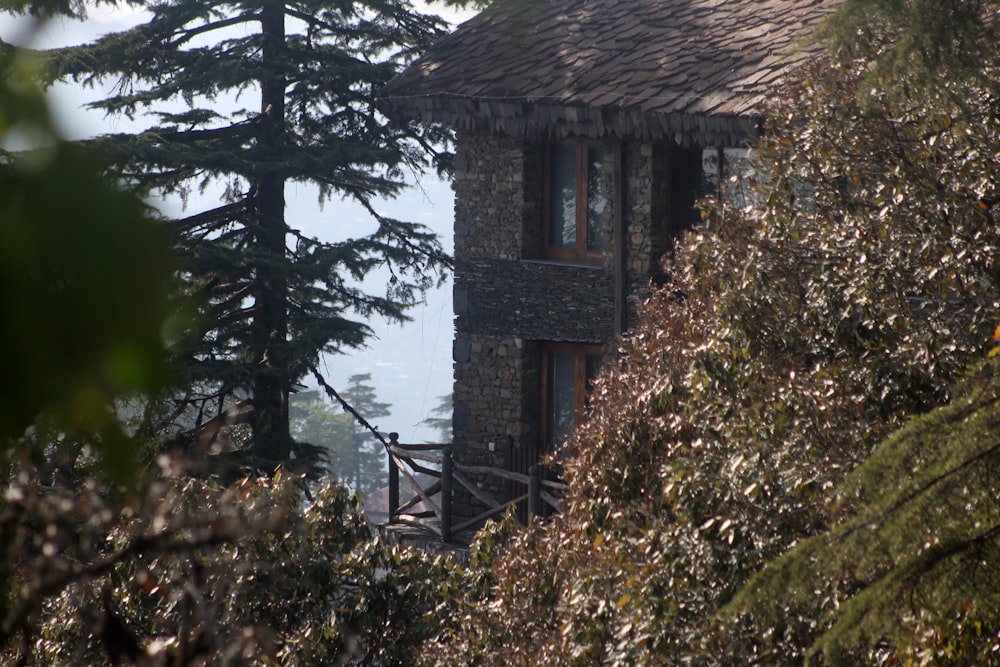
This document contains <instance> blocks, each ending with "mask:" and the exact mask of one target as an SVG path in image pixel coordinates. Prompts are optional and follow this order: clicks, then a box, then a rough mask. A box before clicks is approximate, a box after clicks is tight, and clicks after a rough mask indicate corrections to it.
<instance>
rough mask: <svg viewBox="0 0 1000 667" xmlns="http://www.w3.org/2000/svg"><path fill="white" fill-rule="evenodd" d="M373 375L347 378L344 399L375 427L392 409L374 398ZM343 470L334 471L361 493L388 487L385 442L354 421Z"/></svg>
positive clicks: (346, 448)
mask: <svg viewBox="0 0 1000 667" xmlns="http://www.w3.org/2000/svg"><path fill="white" fill-rule="evenodd" d="M371 379H372V376H371V374H370V373H360V374H357V375H352V376H351V377H349V378H348V379H347V389H345V390H344V391H343V393H342V397H343V398H344V400H346V401H347V402H348V403H349V404H350V405H351V407H353V408H354V409H355V410H356V411H357V412H358V414H360V415H361V416H362V417H364V419H365V420H366V421H368V422H369V423H371V424H372V425H373V426H376V427H377V426H378V424H377V423H376V421H375V420H378V419H381V418H382V417H388V416H389V415H390V414H392V413H391V406H390V405H389V404H388V403H382V402H381V401H379V400H378V398H377V397H376V395H375V388H374V387H372V386H371V385H370V384H368V383H369V382H371ZM342 460H343V467H341V468H340V469H337V468H334V470H335V472H337V473H338V474H341V475H343V476H344V478H345V479H347V480H348V481H350V482H351V483H352V484H353V485H354V488H356V489H358V490H360V491H362V492H368V491H374V490H375V489H377V488H380V487H382V486H384V485H385V483H386V479H387V474H388V473H387V465H388V464H387V459H386V453H385V449H384V447H383V446H382V443H381V442H379V440H378V439H376V438H375V436H374V435H373V434H372V433H371V432H370V431H368V430H367V429H366V428H364V427H363V426H362V425H361V424H359V423H357V422H356V421H352V422H351V434H350V440H349V441H348V443H347V446H346V447H345V448H344V458H343V459H342Z"/></svg>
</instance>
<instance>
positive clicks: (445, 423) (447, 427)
mask: <svg viewBox="0 0 1000 667" xmlns="http://www.w3.org/2000/svg"><path fill="white" fill-rule="evenodd" d="M454 409H455V408H454V397H453V394H447V395H445V396H441V397H440V399H438V404H437V405H436V406H434V409H433V410H431V414H433V415H437V416H435V417H428V418H427V419H425V420H423V421H422V422H420V424H421V425H422V426H426V427H427V428H431V429H434V430H435V431H437V438H436V439H435V440H434V443H445V442H451V439H452V421H451V417H452V412H453V411H454Z"/></svg>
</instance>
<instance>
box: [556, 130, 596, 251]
mask: <svg viewBox="0 0 1000 667" xmlns="http://www.w3.org/2000/svg"><path fill="white" fill-rule="evenodd" d="M545 174H546V176H545V208H544V216H545V220H544V243H545V248H544V253H543V254H544V255H545V257H549V258H552V259H559V260H568V261H584V262H599V261H600V260H601V254H602V252H603V250H604V219H605V211H606V209H607V208H608V201H607V197H605V193H604V180H605V179H604V151H603V150H602V148H601V147H600V146H598V145H593V144H586V143H579V142H578V143H556V144H551V145H550V146H549V150H548V152H547V154H546V167H545Z"/></svg>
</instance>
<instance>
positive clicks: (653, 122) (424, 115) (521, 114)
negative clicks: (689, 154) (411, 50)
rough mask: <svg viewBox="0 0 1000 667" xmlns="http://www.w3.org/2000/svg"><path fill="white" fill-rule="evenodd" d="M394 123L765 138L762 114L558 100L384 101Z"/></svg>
mask: <svg viewBox="0 0 1000 667" xmlns="http://www.w3.org/2000/svg"><path fill="white" fill-rule="evenodd" d="M382 103H383V108H384V109H385V111H386V113H387V114H389V115H390V116H391V117H393V118H396V119H400V120H404V119H405V120H408V121H417V122H420V123H423V124H427V125H442V126H445V127H450V128H452V129H455V130H465V131H488V132H498V133H502V134H507V135H511V136H517V137H525V138H541V137H545V138H556V139H561V138H566V137H570V136H575V137H586V138H595V139H596V138H604V137H616V138H620V139H632V140H639V141H662V140H669V141H672V142H674V143H676V144H679V145H681V146H740V145H744V144H746V143H747V142H750V141H753V140H754V139H755V138H756V137H757V136H758V135H759V134H760V127H761V124H762V121H763V114H759V113H745V114H744V113H741V114H726V113H686V112H662V111H647V110H642V109H629V108H622V107H605V108H595V107H588V106H582V105H571V104H560V103H559V102H558V101H553V100H527V99H511V98H503V99H499V98H498V99H490V98H480V97H463V96H460V95H453V94H452V95H449V94H436V95H411V96H402V95H393V96H387V97H383V98H382Z"/></svg>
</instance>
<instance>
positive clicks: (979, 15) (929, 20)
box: [820, 0, 1000, 102]
mask: <svg viewBox="0 0 1000 667" xmlns="http://www.w3.org/2000/svg"><path fill="white" fill-rule="evenodd" d="M998 7H1000V5H998V3H997V2H996V0H844V1H843V3H842V4H841V6H840V7H839V8H838V10H837V11H836V12H835V13H834V15H833V16H832V17H831V18H830V20H828V21H827V24H826V25H825V26H824V29H823V30H822V31H821V32H820V35H821V36H822V37H827V38H830V40H831V42H832V45H833V48H834V50H835V51H837V52H838V53H839V54H840V55H841V56H842V57H843V58H844V59H845V60H850V59H859V60H862V61H864V62H868V63H871V64H872V65H873V69H872V73H871V75H870V76H869V77H867V79H866V82H867V83H868V84H869V85H871V86H873V87H878V88H886V87H887V88H890V89H893V90H894V91H897V92H901V93H903V95H904V96H906V95H910V94H912V93H914V92H916V90H918V89H917V88H913V87H912V86H911V84H912V81H908V79H911V78H912V77H914V76H917V77H918V79H919V83H920V88H919V90H924V89H927V88H930V89H933V88H935V87H936V85H935V84H936V83H937V82H938V81H941V80H949V79H968V78H982V79H983V80H986V81H988V80H989V79H990V78H992V75H991V74H990V72H989V68H987V67H984V66H983V65H984V63H988V62H991V61H992V60H993V59H994V51H995V46H996V43H997V39H998V38H1000V34H998V33H997V30H998V27H1000V24H998V23H997V21H996V17H997V9H998ZM955 101H956V102H960V100H958V99H956V100H955Z"/></svg>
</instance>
